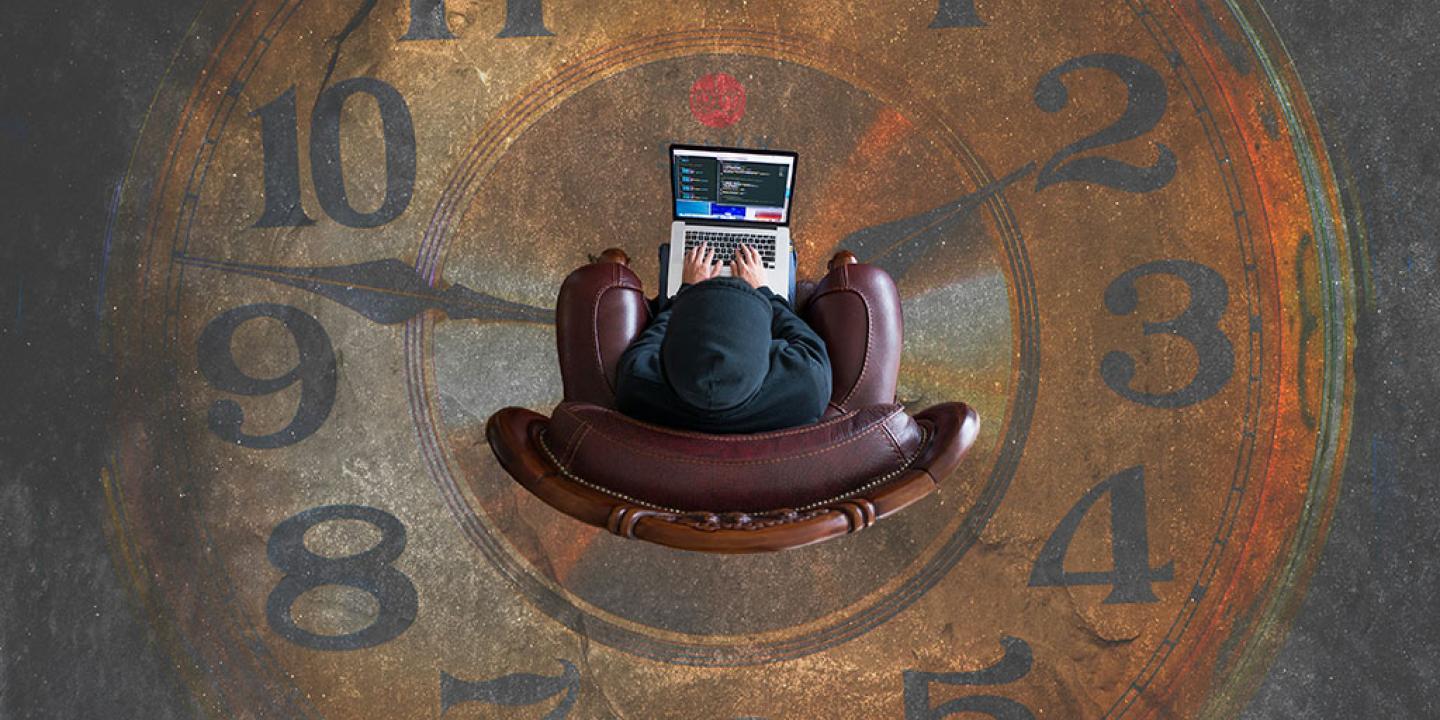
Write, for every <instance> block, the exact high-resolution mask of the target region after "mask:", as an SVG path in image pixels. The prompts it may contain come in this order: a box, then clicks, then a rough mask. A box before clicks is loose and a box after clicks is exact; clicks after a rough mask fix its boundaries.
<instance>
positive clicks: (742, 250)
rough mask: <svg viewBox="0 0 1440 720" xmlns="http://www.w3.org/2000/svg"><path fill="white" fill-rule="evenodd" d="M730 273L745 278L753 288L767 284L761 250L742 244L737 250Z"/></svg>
mask: <svg viewBox="0 0 1440 720" xmlns="http://www.w3.org/2000/svg"><path fill="white" fill-rule="evenodd" d="M730 274H731V275H734V276H735V277H738V278H740V279H741V280H744V281H745V282H747V283H749V284H750V287H752V288H758V287H760V286H761V285H764V284H765V265H764V263H762V262H761V261H760V251H759V250H756V249H755V248H753V247H750V246H749V245H745V244H743V243H742V244H741V245H740V247H739V248H737V249H736V250H735V259H734V260H733V261H731V263H730Z"/></svg>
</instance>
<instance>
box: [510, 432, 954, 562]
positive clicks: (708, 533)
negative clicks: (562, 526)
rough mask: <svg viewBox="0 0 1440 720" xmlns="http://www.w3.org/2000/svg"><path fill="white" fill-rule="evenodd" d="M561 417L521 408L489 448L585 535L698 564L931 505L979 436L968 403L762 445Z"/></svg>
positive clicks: (766, 439) (756, 437)
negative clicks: (602, 534)
mask: <svg viewBox="0 0 1440 720" xmlns="http://www.w3.org/2000/svg"><path fill="white" fill-rule="evenodd" d="M566 405H568V403H562V404H561V406H560V407H557V409H556V413H555V415H556V418H555V419H554V420H553V421H552V419H551V418H547V417H545V416H544V415H541V414H540V413H537V412H534V411H533V410H528V409H526V408H519V407H507V408H502V409H500V410H499V411H497V412H496V413H495V414H494V415H492V416H490V420H489V421H488V422H486V425H485V437H486V440H487V441H488V442H489V444H490V448H491V450H493V451H494V453H495V457H496V459H497V460H499V461H500V465H501V466H502V467H504V468H505V470H506V471H507V472H508V473H509V474H510V476H511V477H513V478H515V480H516V481H518V482H519V483H520V484H521V485H523V486H524V487H525V488H526V489H528V490H529V491H530V492H532V493H534V494H535V495H536V496H537V497H539V498H540V499H542V500H544V501H545V502H546V503H548V504H549V505H550V506H551V507H553V508H555V509H556V510H559V511H560V512H562V513H565V514H566V515H569V516H570V517H572V518H575V519H576V520H579V521H581V522H585V523H589V524H591V525H595V526H598V527H603V528H606V529H608V530H610V531H611V532H613V533H615V534H616V535H620V536H621V537H627V538H635V539H640V540H646V541H649V542H654V543H659V544H661V545H668V546H670V547H676V548H682V549H686V550H698V551H702V552H721V553H750V552H769V551H773V550H784V549H787V548H795V547H800V546H802V545H809V544H811V543H816V542H820V541H822V540H827V539H830V538H834V537H839V536H841V535H845V534H848V533H852V532H856V531H859V530H863V529H864V528H867V527H869V526H871V525H873V524H874V523H875V522H876V521H878V520H880V519H882V518H885V517H887V516H889V515H892V514H894V513H896V512H899V511H900V510H902V509H904V508H905V507H908V506H909V505H911V504H913V503H915V502H918V501H919V500H920V499H921V498H924V497H925V496H926V495H928V494H930V493H931V492H933V491H934V490H935V488H936V485H937V483H939V482H940V481H941V480H943V479H945V477H946V476H948V475H949V474H950V473H951V471H953V470H954V469H955V467H956V466H957V465H958V464H959V462H960V459H961V457H963V456H964V455H965V452H966V451H967V450H969V449H970V447H971V446H972V445H973V444H974V443H975V438H976V435H977V434H978V433H979V431H980V418H979V417H978V416H977V415H976V414H975V411H974V410H972V409H970V408H969V407H968V406H966V405H965V404H964V403H941V404H939V405H935V406H932V407H930V408H927V409H926V410H923V411H921V412H919V413H916V414H915V415H914V416H913V417H911V416H910V415H908V414H907V413H905V412H904V411H903V409H901V408H899V406H896V405H877V406H871V407H867V408H860V409H857V410H853V411H849V412H847V413H845V414H844V415H842V416H840V417H836V418H833V419H832V420H829V421H821V422H820V423H817V424H815V425H810V426H805V427H800V428H793V429H790V430H780V431H775V432H771V433H757V434H753V435H705V434H700V433H689V432H684V431H677V430H669V429H665V428H658V427H656V426H651V425H646V424H644V423H639V422H637V421H634V420H631V419H629V418H626V417H624V416H623V415H620V414H619V413H615V412H614V411H611V410H607V409H606V408H603V407H600V406H596V405H589V404H580V403H577V404H575V406H573V407H565V406H566ZM582 405H583V407H582ZM552 426H553V427H552ZM552 448H553V449H552ZM681 453H684V454H681ZM637 457H643V458H645V460H643V461H638V460H637V459H636V458H637ZM632 471H637V472H633V473H632ZM580 473H585V474H580ZM874 473H878V474H874ZM620 488H623V490H622V489H620ZM626 491H629V492H626ZM632 493H635V494H632ZM642 493H643V494H645V497H640V494H642ZM667 501H668V502H673V503H674V506H667V505H662V504H661V502H667ZM712 503H713V504H712ZM772 503H773V504H772ZM747 507H754V508H761V509H759V510H744V509H740V508H747Z"/></svg>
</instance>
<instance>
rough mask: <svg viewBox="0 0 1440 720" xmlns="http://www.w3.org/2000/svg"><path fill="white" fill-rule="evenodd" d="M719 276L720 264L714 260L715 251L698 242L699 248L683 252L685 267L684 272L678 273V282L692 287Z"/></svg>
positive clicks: (703, 242)
mask: <svg viewBox="0 0 1440 720" xmlns="http://www.w3.org/2000/svg"><path fill="white" fill-rule="evenodd" d="M719 274H720V263H719V262H718V261H716V260H715V250H713V249H712V248H710V247H709V246H708V245H707V244H706V243H705V241H703V240H702V241H701V242H700V247H697V248H694V249H691V250H686V251H685V265H684V271H683V272H681V273H680V282H684V283H690V284H691V285H694V284H695V283H698V282H703V281H705V280H709V279H710V278H713V277H715V276H716V275H719Z"/></svg>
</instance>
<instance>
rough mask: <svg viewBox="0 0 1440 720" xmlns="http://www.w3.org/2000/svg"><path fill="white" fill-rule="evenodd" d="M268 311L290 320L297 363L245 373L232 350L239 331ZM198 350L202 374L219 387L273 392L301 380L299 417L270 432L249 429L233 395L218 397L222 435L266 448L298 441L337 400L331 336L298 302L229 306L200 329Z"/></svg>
mask: <svg viewBox="0 0 1440 720" xmlns="http://www.w3.org/2000/svg"><path fill="white" fill-rule="evenodd" d="M264 317H268V318H273V319H275V320H279V321H280V322H281V323H283V324H284V325H285V329H286V330H289V331H290V335H291V337H292V338H294V340H295V349H296V351H297V352H298V354H299V359H298V360H297V361H296V362H295V367H293V368H291V369H289V370H288V371H286V372H285V373H283V374H281V375H278V376H276V377H273V378H257V377H251V376H249V375H246V374H245V372H244V371H243V370H241V369H240V367H239V365H237V364H236V362H235V356H234V354H233V353H232V352H231V340H232V339H233V338H234V337H235V331H236V330H238V329H240V326H241V325H244V324H245V323H247V322H250V321H251V320H256V319H259V318H264ZM195 355H196V361H197V364H198V365H199V367H200V374H201V375H203V376H204V377H205V379H206V380H208V381H209V382H210V384H211V385H213V386H215V388H216V389H217V390H222V391H225V392H229V393H235V394H236V395H247V396H257V395H270V394H273V393H277V392H280V391H281V390H284V389H285V388H288V387H290V386H291V385H294V384H295V383H297V382H298V383H300V403H299V405H298V406H297V407H296V408H295V415H294V417H293V418H292V419H291V420H290V422H289V424H287V425H286V426H285V427H283V428H281V429H280V430H277V431H275V432H273V433H270V434H268V435H248V434H246V433H245V432H244V430H242V429H241V426H243V425H244V424H245V411H244V410H243V409H241V407H240V404H239V403H237V402H235V401H234V400H216V401H215V403H214V404H212V405H211V406H210V417H209V424H210V431H211V432H213V433H215V434H216V435H217V436H219V437H220V438H221V439H222V440H228V441H230V442H233V443H235V444H237V445H241V446H244V447H248V448H256V449H261V450H273V449H275V448H282V447H286V446H289V445H294V444H295V443H298V442H300V441H301V440H304V439H305V438H307V437H310V436H311V435H312V434H314V432H315V431H316V430H318V429H320V426H321V425H323V424H325V419H326V418H328V417H330V409H331V408H333V407H334V406H335V386H336V381H337V376H338V369H337V368H336V364H335V350H334V348H333V347H332V346H331V344H330V336H329V335H327V334H326V333H325V328H324V326H322V325H321V324H320V321H319V320H316V319H315V318H314V317H312V316H311V315H310V314H308V313H306V312H305V311H303V310H300V309H299V308H294V307H291V306H289V305H277V304H275V303H256V304H254V305H245V306H242V307H238V308H235V309H233V310H228V311H226V312H224V313H222V314H220V315H219V316H218V317H216V318H215V319H214V320H211V321H210V323H209V324H207V325H206V326H205V329H204V330H202V331H201V332H200V340H199V342H198V347H197V348H196V353H195Z"/></svg>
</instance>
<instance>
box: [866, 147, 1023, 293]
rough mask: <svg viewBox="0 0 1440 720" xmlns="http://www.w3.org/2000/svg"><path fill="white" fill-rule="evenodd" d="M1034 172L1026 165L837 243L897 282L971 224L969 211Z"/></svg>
mask: <svg viewBox="0 0 1440 720" xmlns="http://www.w3.org/2000/svg"><path fill="white" fill-rule="evenodd" d="M1034 171H1035V163H1034V162H1030V163H1028V164H1026V165H1024V166H1023V167H1021V168H1019V169H1017V170H1015V171H1014V172H1012V173H1010V174H1009V175H1006V176H1005V177H1003V178H1000V179H998V180H994V181H991V182H989V183H986V184H985V185H983V186H981V187H980V188H978V189H976V190H975V192H972V193H970V194H968V195H962V196H961V197H959V198H957V199H955V200H952V201H950V202H948V203H945V204H944V205H941V206H939V207H936V208H933V209H930V210H926V211H924V212H921V213H919V214H916V215H911V216H910V217H906V218H901V219H899V220H892V221H890V222H887V223H883V224H880V225H873V226H871V227H868V228H863V229H861V230H856V231H855V232H853V233H850V234H849V235H847V236H845V239H844V240H842V241H840V249H842V250H849V251H850V252H852V253H855V257H856V258H858V259H859V261H860V262H862V263H870V264H873V265H877V266H879V267H880V268H881V269H883V270H885V272H887V273H889V274H890V276H891V277H893V278H895V279H896V280H897V281H898V280H899V279H900V278H901V277H902V276H904V274H905V273H906V272H907V271H908V270H910V268H911V267H912V266H913V265H914V264H915V262H916V261H918V260H919V259H920V258H922V257H924V256H925V254H926V253H928V252H929V251H930V250H931V249H932V248H933V247H935V246H936V245H937V244H941V243H943V242H944V241H945V240H946V239H948V238H952V237H954V236H955V231H956V230H958V229H960V228H962V227H963V226H964V225H965V224H966V223H969V222H973V220H972V218H971V211H972V210H974V209H976V208H978V207H980V206H981V205H983V204H984V203H985V201H986V200H989V199H990V197H991V196H992V195H995V194H996V193H999V192H1000V191H1002V190H1004V189H1005V188H1006V187H1009V185H1010V184H1011V183H1014V182H1015V181H1016V180H1019V179H1020V178H1023V177H1025V176H1026V175H1029V174H1030V173H1032V172H1034Z"/></svg>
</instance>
